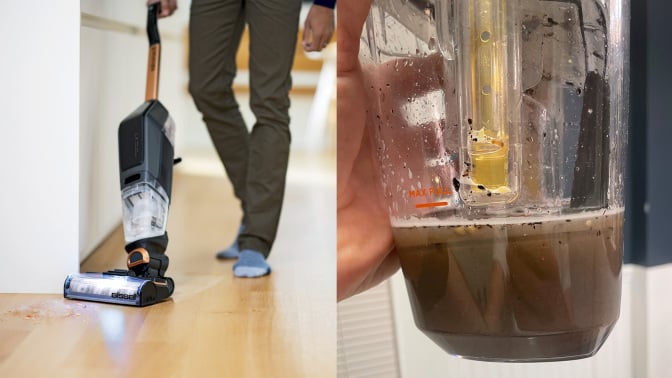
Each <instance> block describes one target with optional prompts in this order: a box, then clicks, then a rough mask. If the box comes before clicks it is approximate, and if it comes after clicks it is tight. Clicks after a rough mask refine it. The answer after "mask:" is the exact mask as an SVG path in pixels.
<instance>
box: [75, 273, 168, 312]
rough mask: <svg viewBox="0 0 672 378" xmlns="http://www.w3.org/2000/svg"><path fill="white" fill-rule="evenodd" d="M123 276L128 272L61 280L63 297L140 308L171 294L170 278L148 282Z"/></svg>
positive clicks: (147, 279) (77, 275) (84, 275)
mask: <svg viewBox="0 0 672 378" xmlns="http://www.w3.org/2000/svg"><path fill="white" fill-rule="evenodd" d="M124 274H128V271H121V270H120V271H112V272H108V273H76V274H71V275H69V276H68V277H67V278H66V279H65V284H64V285H63V296H64V297H65V298H69V299H79V300H85V301H95V302H106V303H114V304H122V305H129V306H137V307H142V306H147V305H151V304H154V303H157V302H160V301H162V300H164V299H166V298H168V297H170V295H171V294H172V293H173V288H174V284H173V280H172V279H171V278H165V279H164V278H153V279H149V278H140V277H134V276H130V275H124Z"/></svg>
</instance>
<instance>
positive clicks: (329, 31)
mask: <svg viewBox="0 0 672 378" xmlns="http://www.w3.org/2000/svg"><path fill="white" fill-rule="evenodd" d="M333 34H334V10H333V9H331V8H327V7H323V6H321V5H312V6H311V7H310V10H309V11H308V16H306V21H305V23H304V24H303V40H302V41H301V44H302V45H303V49H304V50H305V51H308V52H310V51H322V49H323V48H325V47H327V44H328V43H329V40H330V39H331V36H332V35H333Z"/></svg>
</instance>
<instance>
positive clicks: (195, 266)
mask: <svg viewBox="0 0 672 378" xmlns="http://www.w3.org/2000/svg"><path fill="white" fill-rule="evenodd" d="M219 169H220V170H221V168H219ZM315 169H317V170H315ZM311 170H313V171H311ZM185 171H186V172H185ZM190 172H191V171H190V170H188V169H186V170H183V171H182V173H180V174H177V175H176V177H175V180H174V189H173V193H174V198H173V204H172V207H171V212H170V215H169V224H168V232H169V236H170V243H169V247H168V251H167V253H168V255H169V256H170V259H171V263H170V268H169V270H168V273H169V275H170V276H172V277H173V278H174V279H175V282H176V290H175V294H174V296H173V298H172V299H171V300H169V301H166V302H163V303H160V304H157V305H154V306H150V307H147V308H131V307H124V306H115V305H108V304H99V303H92V302H80V301H71V300H65V299H63V298H62V297H61V296H58V295H25V294H24V295H19V294H2V295H0V377H85V376H86V377H335V376H336V370H335V369H336V368H335V366H336V307H335V303H336V301H335V185H332V184H331V180H330V179H329V177H332V176H329V175H328V174H327V175H326V176H325V175H324V173H325V170H324V169H323V168H319V167H318V168H316V167H314V166H313V167H308V168H306V169H298V170H297V169H293V168H290V174H289V180H288V187H287V192H286V196H285V207H284V210H283V214H282V219H281V224H280V229H279V231H278V239H277V241H276V245H275V247H274V249H273V251H272V254H271V256H270V258H269V262H270V264H271V266H272V268H273V273H272V274H271V275H270V276H267V277H264V278H261V279H240V278H235V277H233V274H232V267H231V265H232V262H222V261H218V260H216V259H215V258H214V253H215V251H217V250H218V249H219V248H221V247H223V246H225V245H228V243H229V242H230V241H231V240H232V238H233V236H234V233H235V232H236V230H237V227H238V221H239V219H240V212H239V210H238V209H237V205H236V202H235V200H234V198H233V195H232V192H231V189H230V186H229V184H228V181H227V180H226V179H225V178H224V177H223V173H221V172H220V174H219V175H216V176H212V175H200V174H199V175H195V174H193V173H190ZM326 172H327V173H328V172H329V169H327V171H326ZM314 177H322V178H325V177H326V179H322V180H319V179H318V180H314V179H311V178H314ZM333 183H334V184H335V180H334V181H333ZM124 259H125V253H124V252H123V238H122V234H121V231H120V230H118V231H116V232H115V233H114V234H113V235H111V237H110V238H109V239H108V240H107V241H106V242H105V243H103V245H102V246H101V247H100V248H99V249H98V250H97V251H96V253H95V254H94V255H93V256H92V257H91V258H89V259H88V260H87V261H85V263H84V265H83V266H82V271H101V270H107V269H111V268H119V267H122V268H123V267H125V260H124ZM27 279H30V277H27Z"/></svg>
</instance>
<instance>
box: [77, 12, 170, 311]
mask: <svg viewBox="0 0 672 378" xmlns="http://www.w3.org/2000/svg"><path fill="white" fill-rule="evenodd" d="M158 12H159V4H158V3H156V4H151V5H150V6H149V11H148V16H147V34H148V37H149V44H150V47H149V60H148V65H147V88H146V94H145V102H144V103H143V104H142V105H140V107H138V108H137V109H136V110H135V111H134V112H132V113H131V114H130V115H129V116H128V117H126V118H125V119H124V120H123V121H122V122H121V124H120V125H119V131H118V142H119V182H120V189H121V202H122V215H123V228H124V239H125V249H126V252H127V254H128V258H127V268H128V270H122V269H115V270H111V271H108V272H105V273H78V274H71V275H69V276H68V277H67V278H66V280H65V283H64V296H65V297H66V298H70V299H81V300H91V301H97V302H107V303H115V304H125V305H132V306H146V305H150V304H154V303H157V302H160V301H162V300H165V299H167V298H168V297H170V296H171V295H172V293H173V291H174V282H173V280H172V279H171V278H170V277H165V273H166V270H167V269H168V262H169V260H168V256H166V255H165V251H166V248H167V246H168V234H167V232H166V224H167V220H168V210H169V206H170V196H171V191H172V181H173V165H174V163H175V160H174V141H175V137H174V136H175V124H174V122H173V120H172V118H171V117H170V114H169V113H168V110H167V109H166V108H165V106H163V104H161V102H160V101H159V100H158V99H157V96H158V76H159V63H160V52H161V51H160V39H159V33H158V27H157V15H158Z"/></svg>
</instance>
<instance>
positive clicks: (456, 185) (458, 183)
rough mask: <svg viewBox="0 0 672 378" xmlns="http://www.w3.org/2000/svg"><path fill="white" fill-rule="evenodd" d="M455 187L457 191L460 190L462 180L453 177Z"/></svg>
mask: <svg viewBox="0 0 672 378" xmlns="http://www.w3.org/2000/svg"><path fill="white" fill-rule="evenodd" d="M453 187H454V188H455V191H456V192H459V191H460V181H459V180H458V179H456V178H455V177H453Z"/></svg>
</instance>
